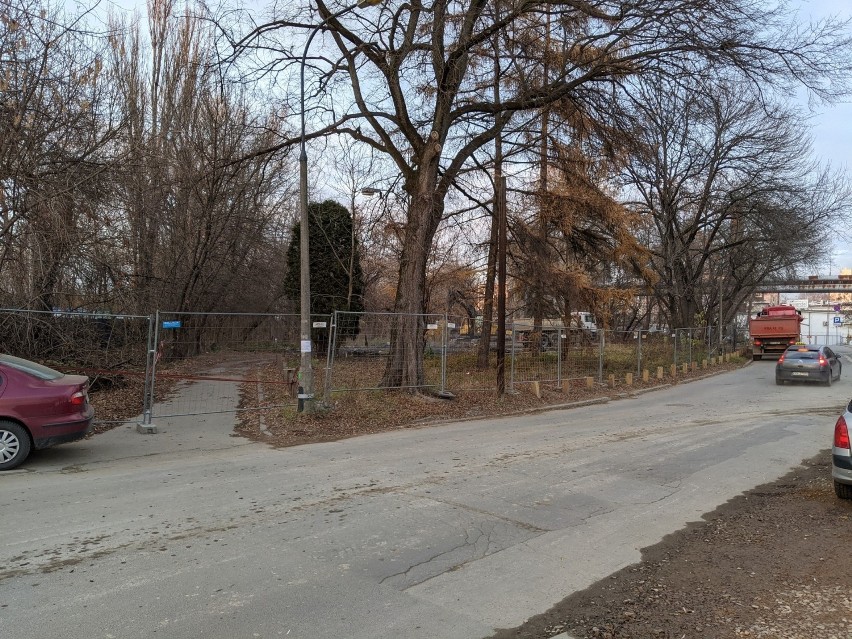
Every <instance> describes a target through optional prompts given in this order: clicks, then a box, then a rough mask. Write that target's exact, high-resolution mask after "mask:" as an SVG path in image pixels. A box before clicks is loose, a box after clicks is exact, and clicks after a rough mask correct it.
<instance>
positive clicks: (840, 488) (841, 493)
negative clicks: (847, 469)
mask: <svg viewBox="0 0 852 639" xmlns="http://www.w3.org/2000/svg"><path fill="white" fill-rule="evenodd" d="M834 494H835V495H837V496H838V497H840V499H852V486H850V485H849V484H841V483H840V482H839V481H837V480H835V481H834Z"/></svg>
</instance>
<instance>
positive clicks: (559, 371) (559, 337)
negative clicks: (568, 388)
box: [556, 328, 568, 386]
mask: <svg viewBox="0 0 852 639" xmlns="http://www.w3.org/2000/svg"><path fill="white" fill-rule="evenodd" d="M566 330H568V329H566ZM566 339H567V336H566ZM556 385H557V386H562V329H561V328H557V329H556Z"/></svg>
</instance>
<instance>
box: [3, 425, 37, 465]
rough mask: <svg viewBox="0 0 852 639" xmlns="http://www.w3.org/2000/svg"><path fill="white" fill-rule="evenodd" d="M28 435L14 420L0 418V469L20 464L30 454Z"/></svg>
mask: <svg viewBox="0 0 852 639" xmlns="http://www.w3.org/2000/svg"><path fill="white" fill-rule="evenodd" d="M30 448H31V446H30V435H29V433H28V432H27V431H26V430H25V429H24V428H23V427H22V426H20V425H18V424H16V423H15V422H8V421H5V420H0V470H9V469H11V468H15V467H16V466H18V465H20V464H21V463H22V462H23V461H24V460H25V459H26V458H27V457H29V454H30Z"/></svg>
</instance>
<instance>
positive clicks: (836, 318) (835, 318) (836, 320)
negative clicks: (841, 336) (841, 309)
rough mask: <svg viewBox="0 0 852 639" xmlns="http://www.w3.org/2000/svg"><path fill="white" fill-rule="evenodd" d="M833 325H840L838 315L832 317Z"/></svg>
mask: <svg viewBox="0 0 852 639" xmlns="http://www.w3.org/2000/svg"><path fill="white" fill-rule="evenodd" d="M834 323H835V324H840V323H841V322H840V316H838V315H835V316H834Z"/></svg>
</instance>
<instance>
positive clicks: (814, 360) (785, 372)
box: [775, 344, 843, 386]
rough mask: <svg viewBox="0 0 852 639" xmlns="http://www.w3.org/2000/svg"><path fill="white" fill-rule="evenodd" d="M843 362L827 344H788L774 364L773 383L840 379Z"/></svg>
mask: <svg viewBox="0 0 852 639" xmlns="http://www.w3.org/2000/svg"><path fill="white" fill-rule="evenodd" d="M842 368H843V364H841V363H840V356H839V355H838V354H837V353H835V352H834V351H833V350H831V349H830V348H829V347H828V346H818V345H816V344H796V345H793V346H790V347H789V348H788V349H787V350H786V351H784V352H783V353H782V354H781V357H779V358H778V363H777V364H776V365H775V383H776V384H778V385H779V386H780V385H782V384H783V383H784V382H822V383H823V384H825V385H826V386H831V382H834V381H837V380H838V379H840V372H841V369H842Z"/></svg>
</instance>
